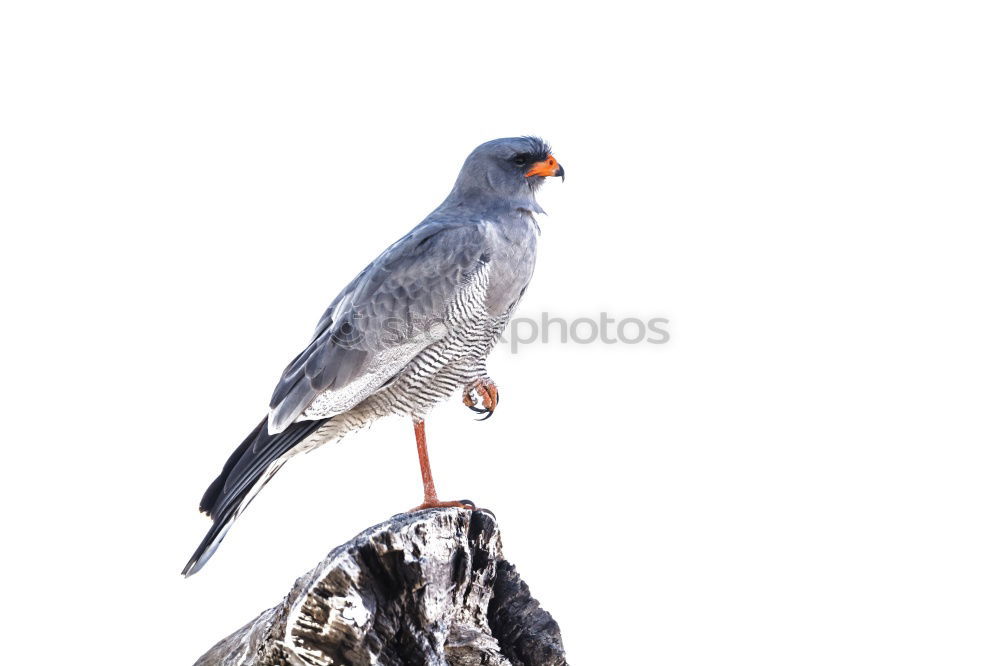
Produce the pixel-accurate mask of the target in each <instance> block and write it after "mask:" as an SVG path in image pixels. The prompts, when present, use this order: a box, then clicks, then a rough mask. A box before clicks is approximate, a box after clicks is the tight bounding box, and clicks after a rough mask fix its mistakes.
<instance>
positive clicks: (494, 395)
mask: <svg viewBox="0 0 1000 666" xmlns="http://www.w3.org/2000/svg"><path fill="white" fill-rule="evenodd" d="M473 391H475V392H476V393H478V394H479V399H480V401H481V402H482V404H483V406H482V407H479V406H477V405H476V397H475V396H474V395H473ZM462 402H463V403H464V404H465V406H466V407H468V408H469V409H471V410H472V411H474V412H475V413H476V414H485V415H486V416H484V417H483V418H481V419H479V420H480V421H485V420H486V419H488V418H490V417H491V416H493V411H494V410H495V409H496V408H497V404H499V403H500V391H498V390H497V385H496V384H494V383H493V380H492V379H490V378H489V377H483V378H482V379H477V380H476V381H474V382H472V383H471V384H469V385H468V386H466V387H465V393H463V394H462Z"/></svg>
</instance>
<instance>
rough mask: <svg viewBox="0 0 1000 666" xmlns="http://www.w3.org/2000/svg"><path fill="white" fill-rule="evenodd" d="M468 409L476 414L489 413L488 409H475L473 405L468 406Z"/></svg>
mask: <svg viewBox="0 0 1000 666" xmlns="http://www.w3.org/2000/svg"><path fill="white" fill-rule="evenodd" d="M468 407H469V409H471V410H472V411H474V412H475V413H476V414H485V413H486V412H488V411H490V410H488V409H483V408H482V407H476V406H475V405H469V406H468Z"/></svg>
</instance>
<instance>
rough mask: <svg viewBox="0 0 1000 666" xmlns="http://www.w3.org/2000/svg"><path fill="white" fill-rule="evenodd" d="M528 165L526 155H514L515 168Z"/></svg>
mask: <svg viewBox="0 0 1000 666" xmlns="http://www.w3.org/2000/svg"><path fill="white" fill-rule="evenodd" d="M527 164H528V158H527V157H525V156H524V155H514V166H519V167H523V166H526V165H527Z"/></svg>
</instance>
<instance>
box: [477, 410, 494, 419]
mask: <svg viewBox="0 0 1000 666" xmlns="http://www.w3.org/2000/svg"><path fill="white" fill-rule="evenodd" d="M483 411H484V412H489V413H488V414H486V416H484V417H483V418H481V419H476V420H477V421H485V420H486V419H488V418H490V417H491V416H493V411H492V410H489V409H484V410H483Z"/></svg>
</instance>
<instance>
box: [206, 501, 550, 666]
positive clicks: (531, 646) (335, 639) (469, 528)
mask: <svg viewBox="0 0 1000 666" xmlns="http://www.w3.org/2000/svg"><path fill="white" fill-rule="evenodd" d="M361 664H366V665H367V664H371V665H376V664H377V665H379V666H397V665H398V666H409V665H411V664H420V665H427V666H473V665H476V666H562V665H564V664H566V659H565V653H564V651H563V647H562V638H561V636H560V634H559V625H558V624H556V622H555V620H553V619H552V616H551V615H549V614H548V613H547V612H545V611H544V610H542V608H541V607H540V606H539V604H538V602H537V601H535V600H534V599H533V598H532V597H531V594H530V592H529V590H528V587H527V585H525V584H524V582H523V581H522V580H521V579H520V577H519V576H518V575H517V572H516V571H515V570H514V567H513V565H511V564H510V563H509V562H507V561H506V560H505V559H503V553H502V548H501V543H500V534H499V532H498V530H497V525H496V520H495V518H494V517H493V514H492V513H490V512H488V511H483V510H477V511H474V512H469V511H466V510H464V509H433V510H429V511H421V512H418V513H410V514H400V515H398V516H395V517H393V518H392V519H390V520H388V521H386V522H384V523H382V524H380V525H376V526H374V527H371V528H369V529H367V530H365V531H364V532H362V533H361V534H359V535H358V536H357V537H355V538H354V539H353V540H351V541H349V542H348V543H345V544H344V545H342V546H339V547H338V548H336V549H334V550H333V551H332V552H331V553H330V554H329V555H328V556H327V557H326V559H324V560H323V561H322V562H320V564H319V565H318V566H316V568H315V569H313V570H312V571H311V572H309V573H307V574H306V575H305V576H302V577H301V578H299V580H298V581H296V583H295V585H294V586H293V588H292V590H291V592H289V594H288V596H287V597H285V599H284V601H283V602H282V603H281V604H279V605H277V606H275V607H274V608H271V609H270V610H267V611H265V612H264V613H262V614H261V615H260V616H258V617H257V618H256V619H255V620H253V621H252V622H250V623H249V624H247V625H246V626H244V627H243V628H241V629H239V630H238V631H236V632H235V633H233V634H232V635H231V636H229V637H228V638H225V639H223V640H222V641H220V642H219V643H218V644H217V645H215V647H213V648H212V649H211V650H209V651H208V652H207V653H206V654H205V655H204V656H203V657H202V658H201V659H199V660H198V662H197V663H196V664H195V666H333V665H338V666H340V665H348V666H355V665H361Z"/></svg>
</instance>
